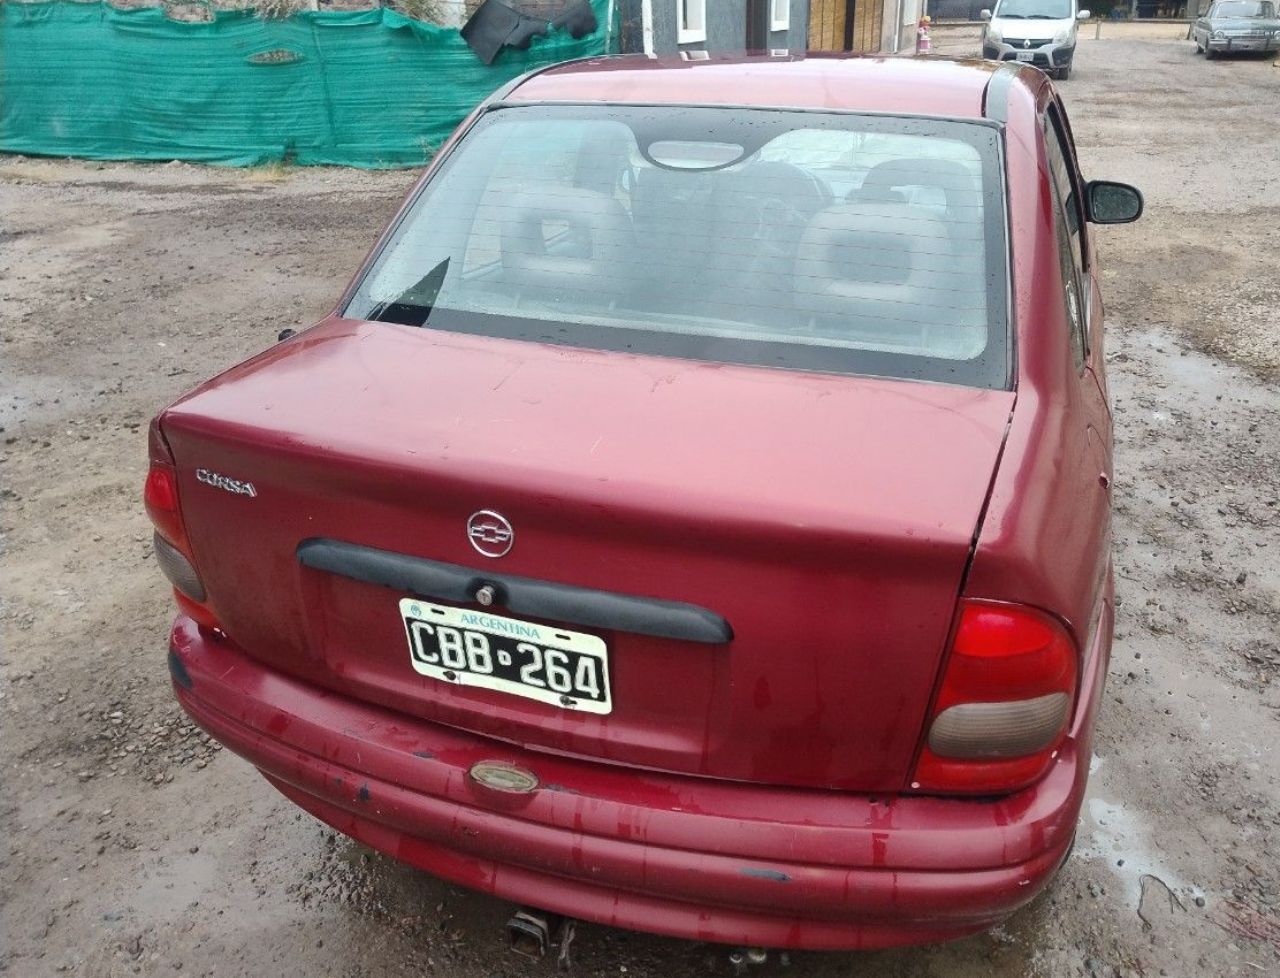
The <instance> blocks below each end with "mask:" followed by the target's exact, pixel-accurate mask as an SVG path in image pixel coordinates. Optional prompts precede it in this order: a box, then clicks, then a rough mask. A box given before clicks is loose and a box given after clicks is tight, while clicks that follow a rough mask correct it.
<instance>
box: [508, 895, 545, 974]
mask: <svg viewBox="0 0 1280 978" xmlns="http://www.w3.org/2000/svg"><path fill="white" fill-rule="evenodd" d="M556 924H557V920H556V919H555V918H553V917H552V916H551V915H550V914H545V913H543V912H542V911H541V910H533V909H531V908H529V907H521V908H520V909H519V910H517V911H516V912H515V913H514V914H512V915H511V919H510V920H508V921H507V943H508V944H510V945H511V950H513V951H515V952H516V954H523V955H524V956H525V957H526V958H532V959H533V960H534V961H541V960H542V959H543V958H545V957H546V956H547V951H548V950H549V949H550V948H551V945H552V940H551V938H552V934H553V932H554V930H555V928H556Z"/></svg>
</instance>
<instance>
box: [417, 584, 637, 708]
mask: <svg viewBox="0 0 1280 978" xmlns="http://www.w3.org/2000/svg"><path fill="white" fill-rule="evenodd" d="M400 617H401V618H403V619H404V628H405V634H406V635H407V636H408V639H409V663H410V664H411V665H412V666H413V668H414V671H416V672H418V673H420V674H421V675H423V676H430V677H431V678H432V679H439V680H441V681H442V682H446V683H452V684H453V685H455V686H479V687H481V688H482V689H496V690H498V691H500V692H503V693H510V694H512V695H513V696H523V697H525V698H526V699H531V700H537V701H538V702H540V703H549V704H550V705H551V706H556V707H560V708H561V709H564V710H577V711H579V712H582V713H597V714H606V713H609V712H610V711H611V710H612V709H613V702H612V700H611V699H610V696H609V655H608V649H607V648H606V647H605V644H604V640H603V639H602V638H600V637H599V636H596V635H584V634H583V633H582V632H571V631H567V630H565V629H561V628H552V627H550V626H547V625H538V624H535V623H534V622H529V621H520V620H519V619H516V618H505V617H503V616H502V615H494V614H490V613H489V612H487V611H469V610H467V609H466V608H451V607H449V606H448V605H441V604H431V603H430V602H427V601H417V600H415V599H413V598H405V599H403V600H402V601H401V602H400Z"/></svg>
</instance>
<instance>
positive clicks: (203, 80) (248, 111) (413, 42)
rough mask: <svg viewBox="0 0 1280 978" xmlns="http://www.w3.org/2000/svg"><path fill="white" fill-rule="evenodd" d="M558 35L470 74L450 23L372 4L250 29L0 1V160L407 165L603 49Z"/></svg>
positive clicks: (600, 42)
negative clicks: (523, 85) (510, 84)
mask: <svg viewBox="0 0 1280 978" xmlns="http://www.w3.org/2000/svg"><path fill="white" fill-rule="evenodd" d="M610 2H611V0H592V6H593V7H594V8H595V12H596V18H597V20H598V22H599V27H598V28H597V30H596V31H595V32H594V33H592V34H590V35H588V36H586V37H584V38H582V39H580V40H576V41H575V40H573V38H571V37H570V36H569V34H568V32H566V31H562V30H556V31H552V32H551V33H549V34H548V35H547V36H544V37H537V38H534V40H533V43H532V44H531V45H530V47H529V49H528V50H526V51H513V50H510V49H503V50H502V51H501V52H500V53H499V55H498V58H497V60H496V61H495V62H494V63H493V64H492V65H488V66H486V65H483V64H481V63H480V61H479V59H478V58H477V57H476V56H475V54H474V53H473V52H472V51H471V49H470V48H469V47H467V45H466V42H465V41H463V40H462V37H461V35H460V34H459V32H458V30H457V29H456V28H446V27H436V26H434V25H432V24H424V23H421V22H420V21H416V20H411V19H409V18H407V17H403V16H401V15H400V14H398V13H395V12H394V11H391V10H386V9H379V10H368V11H356V12H346V13H336V12H318V13H301V14H297V15H295V16H292V17H290V18H288V19H287V20H264V19H262V18H260V17H257V16H256V15H254V14H253V13H252V12H250V11H219V12H217V13H216V14H215V15H214V19H213V20H211V21H208V22H179V21H176V20H172V19H170V18H169V17H168V16H166V14H165V11H164V10H163V9H161V8H158V7H148V8H143V9H137V10H119V9H116V8H114V7H111V6H108V5H106V4H87V3H71V2H63V0H55V2H50V3H0V150H3V151H7V152H11V153H27V154H33V155H35V154H38V155H49V156H80V157H85V158H88V159H98V160H122V159H131V160H166V161H167V160H173V159H181V160H192V161H198V162H204V163H220V164H225V165H231V166H251V165H254V164H260V163H266V162H272V161H276V160H285V161H289V162H294V163H300V164H322V163H328V164H339V165H345V166H358V167H367V168H375V167H395V166H417V165H421V164H422V163H423V162H425V161H426V160H427V159H429V158H430V156H431V155H432V153H433V152H434V151H435V149H436V148H438V147H439V146H440V144H441V143H442V142H443V141H444V140H445V138H446V137H447V136H448V135H449V133H450V132H451V131H452V130H453V129H454V127H455V126H457V124H458V123H459V122H461V121H462V119H463V117H464V116H465V115H466V114H467V113H468V112H469V111H470V110H471V109H472V108H474V107H475V105H476V104H477V103H478V102H480V101H481V100H482V99H483V98H484V97H485V96H487V95H489V94H490V93H491V92H492V91H493V90H494V89H496V88H498V87H499V86H500V85H502V84H503V83H504V82H506V81H508V80H509V79H511V78H514V77H515V76H517V75H519V74H521V73H523V72H525V71H528V70H529V69H531V68H536V67H539V66H541V65H546V64H553V63H555V62H558V61H565V60H568V59H570V58H582V57H590V56H592V55H598V54H604V53H607V52H608V51H610V50H612V49H613V47H612V39H611V38H609V37H608V36H606V35H607V33H608V30H609V4H610Z"/></svg>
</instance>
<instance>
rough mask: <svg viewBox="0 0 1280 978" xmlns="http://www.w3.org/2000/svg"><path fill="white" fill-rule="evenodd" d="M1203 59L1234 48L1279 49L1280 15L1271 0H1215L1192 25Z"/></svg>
mask: <svg viewBox="0 0 1280 978" xmlns="http://www.w3.org/2000/svg"><path fill="white" fill-rule="evenodd" d="M1191 39H1192V40H1193V41H1195V42H1196V50H1197V51H1200V52H1202V53H1203V54H1204V56H1205V57H1206V58H1212V57H1214V56H1216V55H1218V54H1223V53H1226V54H1229V53H1232V52H1235V51H1280V16H1277V15H1276V6H1275V4H1274V3H1272V2H1271V0H1218V2H1217V3H1215V4H1214V5H1213V6H1212V7H1210V8H1209V12H1208V13H1207V14H1205V15H1204V16H1203V17H1201V18H1200V19H1199V20H1197V21H1196V22H1195V23H1194V24H1192V25H1191Z"/></svg>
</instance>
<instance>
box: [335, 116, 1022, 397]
mask: <svg viewBox="0 0 1280 978" xmlns="http://www.w3.org/2000/svg"><path fill="white" fill-rule="evenodd" d="M998 159H999V158H998V148H997V133H996V131H995V130H994V129H992V128H990V127H988V126H985V125H981V124H976V123H965V122H952V121H940V120H932V119H920V118H893V117H884V116H859V115H828V114H818V113H812V112H791V111H772V110H743V109H733V110H730V109H713V108H696V107H687V108H686V107H675V106H662V107H646V106H616V105H614V106H597V105H592V106H572V105H556V106H522V107H501V108H495V109H493V110H491V111H489V112H487V113H486V114H485V115H484V116H482V117H481V118H480V120H479V121H478V122H477V123H476V125H475V126H474V128H473V129H472V130H471V131H470V133H468V134H467V136H466V137H465V138H464V139H463V140H461V141H460V143H459V144H458V146H457V147H456V149H455V150H454V151H453V152H452V153H450V155H449V157H448V158H447V159H446V160H445V161H444V162H443V164H442V166H441V167H440V168H439V169H438V170H437V172H436V173H435V175H434V176H433V177H432V179H431V180H430V181H429V182H428V183H427V184H426V186H425V187H424V189H423V191H422V192H421V193H420V194H419V195H418V197H417V198H416V200H415V201H414V202H413V204H412V206H411V207H410V208H409V210H408V212H407V214H406V216H405V218H404V219H403V220H402V221H401V222H400V224H399V225H398V226H397V227H396V228H395V230H394V232H393V233H392V235H391V237H390V239H389V240H388V243H387V244H386V245H385V246H384V247H383V249H382V250H381V252H380V253H379V254H378V256H377V258H376V260H375V261H374V262H373V264H372V265H371V267H370V268H369V270H368V271H367V272H366V274H365V275H364V276H363V277H362V279H361V280H360V282H359V283H358V285H357V287H356V290H355V292H354V293H353V296H352V298H351V300H350V302H349V304H348V306H347V308H346V315H347V316H349V317H352V318H357V319H366V320H381V321H386V322H394V323H401V324H405V325H410V326H419V327H426V328H431V329H440V330H449V331H455V332H467V333H477V334H482V335H488V336H501V337H507V338H514V339H522V340H531V341H537V342H546V343H556V344H563V345H569V346H579V347H588V348H592V349H602V350H624V351H629V352H633V353H643V354H650V355H658V356H673V357H683V358H690V359H698V360H708V361H713V362H722V363H743V364H755V365H762V366H771V367H779V368H790V369H797V370H813V371H823V372H833V373H851V374H875V375H881V376H890V377H902V378H914V379H926V380H939V381H947V382H952V383H958V384H967V385H971V386H977V387H1004V386H1007V383H1008V374H1009V370H1008V359H1009V358H1008V353H1007V347H1008V339H1007V332H1008V329H1007V323H1006V307H1007V299H1006V286H1005V274H1006V264H1007V262H1006V250H1005V247H1006V246H1005V237H1004V223H1005V218H1004V208H1003V196H1002V183H1001V178H1000V166H999V163H998Z"/></svg>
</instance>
